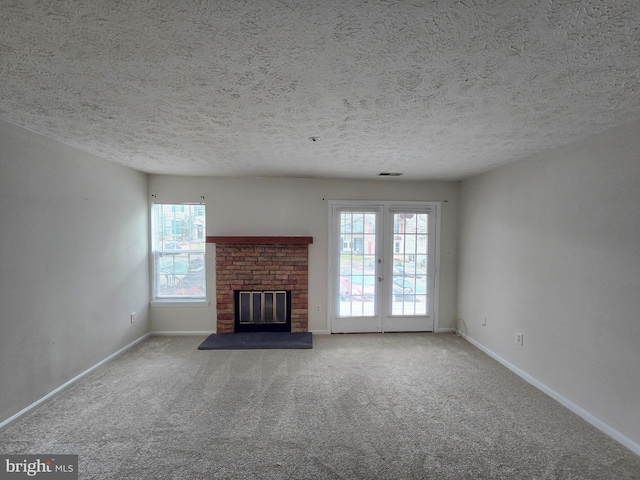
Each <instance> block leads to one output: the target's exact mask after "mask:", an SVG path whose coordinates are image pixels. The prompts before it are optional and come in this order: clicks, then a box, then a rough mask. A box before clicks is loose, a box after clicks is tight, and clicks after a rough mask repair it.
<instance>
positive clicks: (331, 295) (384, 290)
mask: <svg viewBox="0 0 640 480" xmlns="http://www.w3.org/2000/svg"><path fill="white" fill-rule="evenodd" d="M328 206H329V212H328V213H329V237H328V258H327V261H328V265H327V267H328V268H327V271H328V276H327V277H328V278H327V292H328V306H327V312H328V314H329V315H328V317H329V318H328V320H329V325H328V327H329V332H330V333H341V332H343V331H345V332H346V331H349V332H369V331H379V332H385V331H388V332H390V331H394V332H395V331H434V332H437V331H438V319H439V305H438V304H439V300H438V299H439V296H440V295H439V292H440V243H441V242H440V235H441V229H440V224H441V219H440V213H441V202H425V201H371V200H363V201H358V200H329V202H328ZM336 209H344V210H354V211H358V209H361V210H360V211H368V212H371V211H376V212H378V214H379V218H378V219H377V225H376V229H377V232H378V234H377V237H376V257H377V258H380V259H381V258H383V255H385V254H386V253H387V252H392V251H393V245H392V244H390V243H391V242H392V239H393V232H392V231H391V230H389V228H388V227H386V226H385V227H384V229H382V228H380V227H382V226H383V225H385V224H387V225H388V223H389V222H390V221H391V222H393V221H392V220H390V219H389V218H388V217H389V216H392V215H393V212H394V211H402V210H403V209H406V211H407V212H412V211H414V212H419V211H421V209H424V210H429V215H430V217H432V218H433V222H432V227H433V228H434V231H433V232H431V231H429V233H428V235H429V237H428V238H429V242H434V243H435V245H434V248H433V257H434V258H433V261H430V263H431V268H433V277H432V279H433V286H432V290H433V291H432V297H431V302H432V307H431V309H430V310H428V313H429V312H430V313H431V314H432V315H429V316H432V318H431V320H432V321H431V325H429V326H428V327H427V328H417V327H415V326H411V325H408V326H407V329H406V330H404V329H396V328H388V327H387V328H385V319H388V318H394V317H393V316H392V315H391V313H392V312H391V292H392V284H391V282H390V281H388V280H387V281H385V282H384V283H383V284H379V285H377V286H376V288H378V291H377V294H376V305H375V315H374V316H373V317H371V316H370V317H364V319H369V320H371V322H369V325H370V326H373V329H368V328H367V327H366V326H365V323H366V321H362V322H360V321H357V319H356V321H355V322H354V328H349V329H348V330H342V328H340V327H339V328H334V327H336V326H337V324H339V323H340V321H341V320H342V318H343V317H340V316H339V315H338V303H339V298H338V297H339V296H340V293H339V286H338V285H337V282H338V281H339V280H338V277H339V275H338V273H337V272H336V269H337V268H339V258H340V252H339V251H338V250H339V245H338V244H337V242H336V238H338V237H337V235H339V230H338V231H337V232H336V230H335V228H338V229H339V228H340V227H339V226H337V227H336V225H335V223H334V218H333V217H334V212H336ZM389 232H391V233H389ZM385 243H386V245H385ZM392 268H393V265H392V262H391V261H390V259H384V261H383V263H382V264H381V265H378V262H376V273H375V275H376V278H378V277H382V278H384V277H385V275H386V276H388V275H390V274H391V272H392ZM427 282H428V280H427ZM380 287H381V288H380ZM396 318H397V316H396ZM401 318H403V317H401ZM336 322H337V324H336ZM378 326H379V328H378Z"/></svg>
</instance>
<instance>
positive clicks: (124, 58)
mask: <svg viewBox="0 0 640 480" xmlns="http://www.w3.org/2000/svg"><path fill="white" fill-rule="evenodd" d="M0 5H1V9H0V75H1V82H0V118H3V119H5V120H7V121H9V122H11V123H14V124H17V125H20V126H23V127H26V128H28V129H30V130H33V131H35V132H38V133H41V134H44V135H46V136H48V137H51V138H54V139H56V140H59V141H60V142H63V143H65V144H69V145H72V146H75V147H78V148H80V149H82V150H85V151H88V152H91V153H94V154H97V155H99V156H101V157H104V158H106V159H108V160H112V161H114V162H118V163H121V164H124V165H128V166H130V167H132V168H135V169H138V170H141V171H144V172H150V173H166V174H182V175H216V176H236V175H252V176H262V175H278V176H304V177H345V178H371V177H373V176H375V175H377V174H378V173H379V172H382V171H398V172H403V173H404V177H402V178H406V179H461V178H465V177H468V176H470V175H473V174H476V173H479V172H482V171H486V170H489V169H491V168H495V167H497V166H499V165H502V164H504V163H508V162H512V161H515V160H518V159H520V158H523V157H524V156H527V155H531V154H533V153H536V152H539V151H541V150H544V149H547V148H550V147H555V146H559V145H562V144H565V143H569V142H572V141H576V140H578V139H581V138H583V137H586V136H588V135H591V134H594V133H598V132H601V131H604V130H606V129H608V128H611V127H613V126H617V125H621V124H626V123H630V122H632V121H636V120H638V119H640V95H639V93H640V2H638V0H605V1H595V0H567V1H556V0H541V1H534V0H529V1H524V0H509V1H485V0H460V1H444V0H442V1H436V0H433V1H420V0H411V1H406V2H405V1H391V0H371V1H366V0H360V1H348V0H322V1H317V2H306V1H302V0H299V1H289V0H261V1H256V2H241V1H237V0H220V1H215V0H210V1H207V0H181V1H175V0H146V1H131V0H126V1H125V0H122V1H119V0H95V1H90V0H84V1H76V0H0ZM309 137H319V139H318V141H316V142H313V141H311V140H309Z"/></svg>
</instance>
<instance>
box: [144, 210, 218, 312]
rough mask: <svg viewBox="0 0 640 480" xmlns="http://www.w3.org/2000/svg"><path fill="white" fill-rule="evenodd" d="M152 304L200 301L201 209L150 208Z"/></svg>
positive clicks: (203, 292) (202, 291) (203, 296)
mask: <svg viewBox="0 0 640 480" xmlns="http://www.w3.org/2000/svg"><path fill="white" fill-rule="evenodd" d="M151 215H152V219H151V229H152V239H151V242H152V251H153V297H154V300H204V299H206V296H207V289H206V274H205V261H204V252H205V240H206V236H205V206H204V205H190V204H177V205H176V204H159V203H156V204H154V205H153V211H152V214H151Z"/></svg>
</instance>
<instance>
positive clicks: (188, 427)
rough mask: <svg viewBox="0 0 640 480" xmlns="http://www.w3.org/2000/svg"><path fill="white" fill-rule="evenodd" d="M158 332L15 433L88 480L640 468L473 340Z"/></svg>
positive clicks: (594, 472) (549, 474)
mask: <svg viewBox="0 0 640 480" xmlns="http://www.w3.org/2000/svg"><path fill="white" fill-rule="evenodd" d="M204 338H205V337H175V338H169V337H154V338H151V339H149V340H147V341H145V342H143V343H142V344H140V345H138V346H137V347H135V348H134V349H132V350H130V351H128V352H127V353H125V354H124V355H122V356H120V357H118V358H117V359H115V360H114V361H112V362H111V363H109V364H107V365H105V366H104V367H102V368H100V369H98V370H97V371H96V372H94V373H93V374H91V375H90V376H88V377H86V378H85V379H83V380H82V381H80V382H79V383H77V384H76V385H74V386H73V387H71V388H70V389H68V390H66V391H64V392H63V393H61V394H60V395H59V396H57V397H56V398H54V399H53V400H52V401H50V402H48V403H46V404H45V405H43V406H42V407H41V408H39V409H38V410H37V411H35V412H34V413H32V414H31V415H29V416H28V417H26V418H24V419H22V420H21V421H19V422H17V423H15V424H14V425H12V426H11V427H9V428H8V429H6V430H5V431H3V432H0V453H2V454H12V453H21V454H26V453H36V454H44V453H57V454H63V453H68V454H78V455H79V462H80V463H79V471H80V478H85V479H119V480H123V479H136V480H140V479H154V480H155V479H252V480H253V479H305V480H306V479H414V478H415V479H509V480H512V479H518V480H519V479H576V480H578V479H579V480H592V479H593V480H595V479H597V480H604V479H616V480H626V479H640V457H638V456H636V455H634V454H633V453H632V452H630V451H629V450H627V449H625V448H624V447H622V446H620V445H619V444H617V443H616V442H614V441H613V440H611V439H610V438H609V437H607V436H606V435H604V434H603V433H601V432H599V431H598V430H596V429H595V428H594V427H592V426H591V425H589V424H588V423H586V422H585V421H583V420H582V419H580V418H579V417H577V416H576V415H574V414H573V413H571V412H570V411H568V410H567V409H565V408H564V407H562V406H561V405H559V404H558V403H557V402H555V401H554V400H552V399H550V398H549V397H547V396H546V395H545V394H543V393H542V392H540V391H538V390H537V389H535V388H534V387H532V386H531V385H529V384H527V383H526V382H524V381H523V380H521V379H520V378H519V377H517V376H516V375H515V374H513V373H511V372H510V371H509V370H507V369H505V368H504V367H502V366H501V365H499V364H498V363H497V362H495V361H494V360H492V359H491V358H489V357H487V356H486V355H485V354H483V353H482V352H480V351H479V350H477V349H476V348H475V347H473V346H472V345H470V344H468V343H467V342H465V341H464V340H462V339H460V338H457V337H454V336H451V335H447V334H441V335H434V334H366V335H332V336H320V335H318V336H314V348H313V349H311V350H216V351H200V350H197V347H198V345H199V344H200V343H201V342H202V341H203V340H204Z"/></svg>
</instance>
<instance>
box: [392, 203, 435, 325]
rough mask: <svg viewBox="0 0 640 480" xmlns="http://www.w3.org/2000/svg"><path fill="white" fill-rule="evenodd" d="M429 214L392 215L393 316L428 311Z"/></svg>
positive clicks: (423, 313) (424, 313) (425, 312)
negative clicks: (393, 246)
mask: <svg viewBox="0 0 640 480" xmlns="http://www.w3.org/2000/svg"><path fill="white" fill-rule="evenodd" d="M428 218H429V215H428V214H426V213H425V214H423V213H420V214H415V213H408V212H407V213H396V214H394V216H393V231H394V236H393V238H394V245H395V248H394V255H393V286H392V288H393V297H392V302H391V305H392V307H391V313H392V315H404V316H412V315H426V314H427V310H428V309H427V307H428V305H427V273H428V272H427V265H428V263H427V259H428V257H427V252H428V236H427V225H428Z"/></svg>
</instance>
